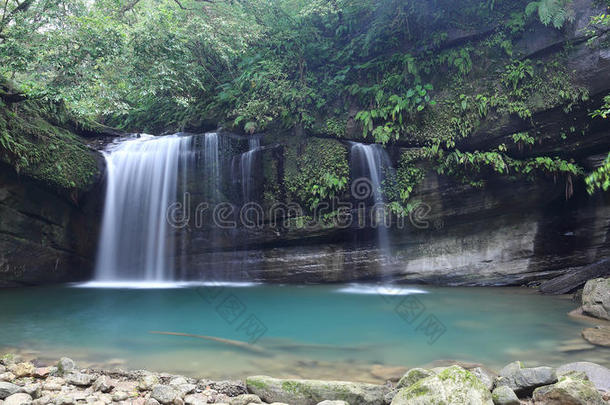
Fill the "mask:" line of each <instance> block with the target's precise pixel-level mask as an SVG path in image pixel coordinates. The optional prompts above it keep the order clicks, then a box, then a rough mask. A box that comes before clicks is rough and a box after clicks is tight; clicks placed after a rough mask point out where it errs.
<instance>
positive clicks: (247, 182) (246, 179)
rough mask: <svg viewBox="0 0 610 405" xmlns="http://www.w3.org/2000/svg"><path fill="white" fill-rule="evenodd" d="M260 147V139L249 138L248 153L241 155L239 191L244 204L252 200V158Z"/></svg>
mask: <svg viewBox="0 0 610 405" xmlns="http://www.w3.org/2000/svg"><path fill="white" fill-rule="evenodd" d="M260 146H261V141H260V138H258V137H250V138H249V139H248V149H249V150H248V152H246V153H243V154H242V155H241V162H240V166H241V190H242V197H243V201H244V202H245V203H248V202H250V201H251V200H252V191H253V186H252V183H253V181H252V180H253V176H254V174H253V173H252V172H253V170H252V168H253V166H254V157H255V154H256V152H258V149H259V148H260Z"/></svg>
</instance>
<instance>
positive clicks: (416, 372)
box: [396, 368, 435, 388]
mask: <svg viewBox="0 0 610 405" xmlns="http://www.w3.org/2000/svg"><path fill="white" fill-rule="evenodd" d="M434 374H435V373H434V372H433V371H430V370H426V369H424V368H412V369H411V370H409V371H407V372H406V373H405V375H404V376H402V378H401V379H400V380H399V381H398V384H397V385H396V388H406V387H410V386H411V385H413V384H415V383H416V382H418V381H419V380H421V379H422V378H426V377H430V376H433V375H434Z"/></svg>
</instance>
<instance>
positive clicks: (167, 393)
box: [151, 384, 179, 404]
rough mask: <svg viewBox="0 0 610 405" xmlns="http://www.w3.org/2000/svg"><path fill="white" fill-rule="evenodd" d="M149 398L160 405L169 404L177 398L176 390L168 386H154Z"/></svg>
mask: <svg viewBox="0 0 610 405" xmlns="http://www.w3.org/2000/svg"><path fill="white" fill-rule="evenodd" d="M151 397H152V398H153V399H156V400H157V401H159V402H160V403H161V404H171V403H173V402H174V401H175V400H176V399H178V398H179V393H178V390H176V389H175V388H174V387H172V386H170V385H160V384H159V385H155V386H154V387H153V389H152V394H151Z"/></svg>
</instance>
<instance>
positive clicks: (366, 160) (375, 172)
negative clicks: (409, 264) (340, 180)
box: [350, 142, 392, 253]
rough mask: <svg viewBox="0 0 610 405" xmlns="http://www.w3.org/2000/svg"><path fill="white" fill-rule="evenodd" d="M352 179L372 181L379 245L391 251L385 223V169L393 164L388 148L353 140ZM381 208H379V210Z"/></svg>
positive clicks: (389, 168)
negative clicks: (383, 186)
mask: <svg viewBox="0 0 610 405" xmlns="http://www.w3.org/2000/svg"><path fill="white" fill-rule="evenodd" d="M351 145H352V147H351V158H350V159H351V170H352V179H353V180H355V179H358V178H367V179H368V180H369V181H370V186H371V197H372V199H373V203H374V209H375V211H374V212H375V214H376V215H375V222H376V224H377V225H376V228H377V239H378V242H379V247H380V248H381V250H382V251H383V252H384V253H387V252H388V251H389V236H388V229H387V228H386V226H385V224H384V218H383V215H384V214H385V206H384V205H383V204H384V202H385V201H384V198H383V193H382V190H381V188H382V185H383V180H384V177H385V176H384V170H391V167H392V164H391V161H390V157H389V156H388V153H387V152H386V150H385V149H384V148H383V147H382V146H381V145H378V144H370V145H366V144H363V143H357V142H351ZM377 209H379V210H377Z"/></svg>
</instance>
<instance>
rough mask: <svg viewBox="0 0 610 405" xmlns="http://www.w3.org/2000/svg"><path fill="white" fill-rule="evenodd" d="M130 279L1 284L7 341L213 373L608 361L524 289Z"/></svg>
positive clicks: (573, 323) (359, 375) (349, 373)
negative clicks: (176, 282)
mask: <svg viewBox="0 0 610 405" xmlns="http://www.w3.org/2000/svg"><path fill="white" fill-rule="evenodd" d="M126 285H128V284H126ZM126 285H116V284H115V285H112V286H104V285H99V284H98V285H95V284H93V285H91V284H90V285H86V287H83V286H56V287H39V288H34V289H32V288H28V289H13V290H3V291H2V292H1V293H0V307H1V308H2V312H1V313H0V325H1V328H0V350H1V351H9V350H13V351H14V350H17V351H19V350H26V352H25V353H26V354H27V353H29V354H30V355H32V356H34V355H35V356H37V357H41V356H42V357H43V358H48V359H49V360H50V359H57V357H58V356H62V355H66V356H70V357H72V358H74V359H76V360H78V361H79V363H80V364H81V365H83V366H92V367H96V366H99V367H108V366H120V367H123V368H132V369H136V368H146V369H150V370H157V371H166V372H174V373H181V374H186V375H191V376H199V377H209V378H227V377H234V378H239V377H244V376H246V375H248V374H269V375H273V376H278V377H283V376H297V377H310V378H335V379H336V378H341V379H353V380H362V381H381V380H382V379H383V376H380V374H383V373H384V370H385V371H386V372H391V367H393V366H403V367H412V366H421V365H426V364H430V363H431V362H434V361H437V360H459V361H464V362H475V363H483V364H485V365H486V366H490V367H500V366H502V365H504V364H506V363H508V362H510V361H513V360H517V359H519V360H524V361H526V362H527V363H529V364H538V363H544V364H549V365H558V364H561V363H564V362H568V361H576V360H580V361H582V360H590V361H595V362H597V363H600V364H603V365H605V366H610V353H609V352H610V351H609V350H608V349H601V348H592V347H588V346H587V345H586V344H585V342H584V340H582V338H581V337H580V332H581V330H582V328H583V327H584V326H587V324H585V323H583V321H579V320H575V319H572V318H570V317H569V316H568V315H567V313H568V312H569V311H570V310H572V309H574V308H575V306H576V305H575V304H574V303H573V302H572V301H571V300H569V299H567V298H565V297H551V296H542V295H538V294H536V293H534V292H532V291H530V290H527V289H520V288H431V287H379V286H375V285H332V286H328V285H327V286H306V287H298V286H269V285H250V284H243V285H239V284H226V285H213V286H212V285H208V286H203V285H200V286H195V285H188V284H185V285H171V286H169V285H165V284H158V285H154V284H152V285H151V284H146V285H137V284H136V285H134V284H132V285H131V287H138V286H139V287H142V288H124V287H125V286H126ZM99 287H106V288H99ZM108 287H110V288H108ZM153 287H156V288H153ZM169 287H172V288H169ZM417 314H419V315H417ZM432 321H433V322H432ZM152 331H160V332H172V333H185V334H195V335H206V336H212V337H217V338H222V339H230V342H229V343H227V342H224V341H223V342H218V341H213V340H206V339H202V338H196V337H186V336H176V335H162V334H154V333H151V332H152ZM239 342H246V343H245V344H240V343H239ZM248 342H249V343H248ZM32 350H34V351H38V352H39V353H32V352H31V351H32ZM28 351H30V352H28Z"/></svg>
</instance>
